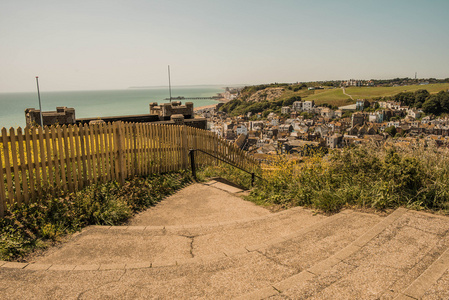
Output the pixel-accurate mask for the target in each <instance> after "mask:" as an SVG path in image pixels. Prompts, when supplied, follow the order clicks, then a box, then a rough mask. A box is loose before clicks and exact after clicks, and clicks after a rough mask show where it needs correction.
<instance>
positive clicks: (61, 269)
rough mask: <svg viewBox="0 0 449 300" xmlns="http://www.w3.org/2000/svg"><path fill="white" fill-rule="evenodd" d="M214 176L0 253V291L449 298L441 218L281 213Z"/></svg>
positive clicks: (446, 226) (448, 227) (448, 241)
mask: <svg viewBox="0 0 449 300" xmlns="http://www.w3.org/2000/svg"><path fill="white" fill-rule="evenodd" d="M242 192H243V191H242V190H240V189H238V188H235V187H232V186H229V185H226V184H224V183H221V182H218V181H212V182H209V183H208V184H194V185H191V186H189V187H186V188H185V189H183V190H181V191H180V192H178V193H177V194H175V195H173V196H171V197H169V198H167V199H165V200H164V201H162V202H161V203H160V204H158V205H157V206H155V207H153V208H151V209H149V210H147V211H146V212H143V213H141V214H140V215H138V216H136V217H135V218H134V219H133V220H131V221H130V223H129V224H128V226H113V227H108V226H91V227H88V228H86V229H84V230H83V231H82V232H81V233H79V234H76V235H74V236H73V237H71V238H70V239H69V241H68V242H67V243H64V244H62V245H60V246H58V247H55V248H53V249H49V250H48V251H47V252H46V253H45V254H44V255H42V256H39V257H34V258H31V259H30V261H29V262H28V263H8V262H0V295H2V296H1V297H2V298H5V299H25V298H26V299H43V298H45V299H61V298H64V299H72V298H73V299H75V298H76V299H104V298H113V299H135V298H151V299H191V298H199V299H230V298H239V299H306V298H310V299H373V298H383V299H421V298H422V299H448V298H449V289H448V288H447V287H448V286H449V270H448V269H449V250H448V249H449V218H446V217H439V216H435V215H430V214H425V213H419V212H412V211H408V210H405V209H398V210H396V211H395V212H393V213H392V214H390V215H389V216H387V217H382V216H379V215H374V214H366V213H361V212H356V211H352V210H345V211H342V212H341V213H339V214H336V215H333V216H330V217H327V216H323V215H320V214H316V213H314V212H313V211H310V210H306V209H302V208H293V209H290V210H286V211H282V212H279V213H270V212H269V211H268V210H266V209H264V208H261V207H258V206H255V205H254V204H252V203H249V202H246V201H243V200H242V199H241V198H239V197H238V195H240V194H241V193H242Z"/></svg>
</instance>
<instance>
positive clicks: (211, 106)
mask: <svg viewBox="0 0 449 300" xmlns="http://www.w3.org/2000/svg"><path fill="white" fill-rule="evenodd" d="M217 101H218V103H215V104H209V105H203V106H198V107H194V108H193V111H198V110H202V109H205V108H214V107H215V106H217V105H218V104H220V103H228V102H229V101H230V100H227V99H225V98H221V99H217Z"/></svg>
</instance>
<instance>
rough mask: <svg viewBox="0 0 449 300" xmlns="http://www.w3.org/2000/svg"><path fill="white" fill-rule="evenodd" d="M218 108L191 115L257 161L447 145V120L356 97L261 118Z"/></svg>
mask: <svg viewBox="0 0 449 300" xmlns="http://www.w3.org/2000/svg"><path fill="white" fill-rule="evenodd" d="M351 84H355V83H352V82H351ZM237 95H238V90H237V89H229V88H228V89H227V90H226V92H225V93H224V95H223V96H224V97H225V98H226V99H227V100H232V99H236V98H237ZM222 105H223V104H222V103H220V104H218V105H216V106H215V107H213V108H210V107H209V108H204V109H197V110H196V114H197V115H200V116H202V117H204V118H207V120H208V125H207V128H208V130H210V131H212V132H214V133H216V134H217V135H218V136H220V137H223V138H225V139H227V140H228V141H230V142H233V143H235V144H236V145H237V146H238V147H240V148H242V149H244V150H247V151H249V152H250V153H252V154H253V155H254V157H255V158H257V159H260V160H265V159H269V157H270V156H271V155H279V154H292V155H298V156H304V155H307V154H308V153H310V151H312V150H316V149H334V148H343V147H348V146H351V145H353V144H362V143H368V142H375V143H384V142H385V141H387V139H388V141H389V142H390V143H393V144H396V145H398V146H409V145H410V146H412V145H415V144H418V143H424V142H426V143H435V144H436V145H437V146H445V147H447V146H448V145H449V118H447V117H435V116H433V115H427V116H425V114H424V112H423V110H422V109H416V108H412V107H410V106H406V105H404V104H403V103H401V102H395V101H367V100H364V99H357V100H356V103H355V104H352V105H346V106H340V107H338V109H335V108H334V109H333V108H330V107H328V106H329V105H327V106H317V105H315V101H314V100H308V101H295V102H294V103H293V104H292V105H289V106H283V107H282V108H281V112H280V113H274V112H271V113H269V114H268V115H267V116H266V117H265V118H264V116H263V113H262V112H259V113H252V112H248V113H247V114H245V115H239V116H234V117H231V116H229V115H228V114H227V113H226V112H224V111H221V110H220V107H221V106H222ZM390 137H396V138H395V139H391V138H390ZM389 138H390V139H389Z"/></svg>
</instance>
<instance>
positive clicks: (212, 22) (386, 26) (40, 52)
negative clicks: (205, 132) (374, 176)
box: [0, 0, 449, 93]
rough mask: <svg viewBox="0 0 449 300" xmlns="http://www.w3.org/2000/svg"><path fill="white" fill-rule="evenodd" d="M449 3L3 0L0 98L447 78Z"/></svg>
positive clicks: (0, 6) (0, 3)
mask: <svg viewBox="0 0 449 300" xmlns="http://www.w3.org/2000/svg"><path fill="white" fill-rule="evenodd" d="M448 11H449V1H448V0H428V1H422V0H420V1H416V0H388V1H385V0H363V1H360V0H357V1H352V0H350V1H345V0H341V1H334V0H314V1H311V0H308V1H302V0H270V1H269V0H238V1H236V0H226V1H222V0H188V1H187V0H161V1H153V0H123V1H121V0H106V1H100V0H78V1H73V0H70V1H67V0H39V1H35V0H2V1H0V93H3V92H30V91H35V90H36V81H35V77H36V76H39V84H40V88H41V90H46V91H66V90H105V89H126V88H128V87H131V86H167V84H168V77H167V66H168V65H170V69H171V82H172V85H205V84H214V85H215V84H218V85H232V84H260V83H271V82H304V81H318V80H343V79H351V78H355V79H372V78H375V79H388V78H395V77H414V76H415V72H417V73H418V77H419V78H429V77H434V78H447V77H449V38H448V37H449V18H448V17H447V13H448Z"/></svg>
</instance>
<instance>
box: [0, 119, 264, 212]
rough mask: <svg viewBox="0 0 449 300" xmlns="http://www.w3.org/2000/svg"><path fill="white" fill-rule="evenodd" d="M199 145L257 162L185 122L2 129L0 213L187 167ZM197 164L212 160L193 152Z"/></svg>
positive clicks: (244, 162)
mask: <svg viewBox="0 0 449 300" xmlns="http://www.w3.org/2000/svg"><path fill="white" fill-rule="evenodd" d="M192 148H193V149H200V150H203V151H206V152H209V153H213V154H214V155H215V156H217V157H220V158H223V159H226V160H228V161H231V162H232V163H234V164H235V165H237V166H239V167H241V168H245V169H248V170H254V169H255V168H258V163H257V162H256V161H255V160H254V159H252V158H251V157H249V156H248V155H247V154H246V153H245V152H244V151H242V150H241V149H239V148H237V147H236V146H234V145H233V144H231V143H229V142H227V141H226V140H223V139H221V138H219V137H217V136H216V135H215V134H213V133H211V132H208V131H205V130H201V129H197V128H192V127H187V126H176V125H156V124H143V123H122V122H115V123H112V124H110V123H109V124H93V125H87V124H86V125H79V126H52V127H44V128H42V127H37V128H25V129H22V128H20V127H19V128H17V129H14V128H10V129H9V130H7V129H5V128H2V129H1V134H0V152H1V156H0V216H3V215H4V211H5V209H6V205H7V204H12V203H14V202H17V203H19V204H21V203H29V202H33V201H35V200H36V199H38V198H39V197H41V196H42V195H44V194H47V193H51V194H53V195H58V194H61V193H66V192H74V191H76V190H80V189H82V188H83V187H85V186H87V185H90V184H93V183H97V182H106V181H110V180H117V181H119V182H120V183H124V181H125V179H126V178H129V177H131V176H134V175H149V174H154V173H163V172H169V171H178V170H181V169H186V168H188V167H189V158H188V152H189V149H192ZM197 155H198V156H197V160H196V163H197V165H208V164H212V163H214V162H215V160H214V159H213V158H211V157H210V156H207V155H205V154H201V153H198V154H197Z"/></svg>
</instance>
